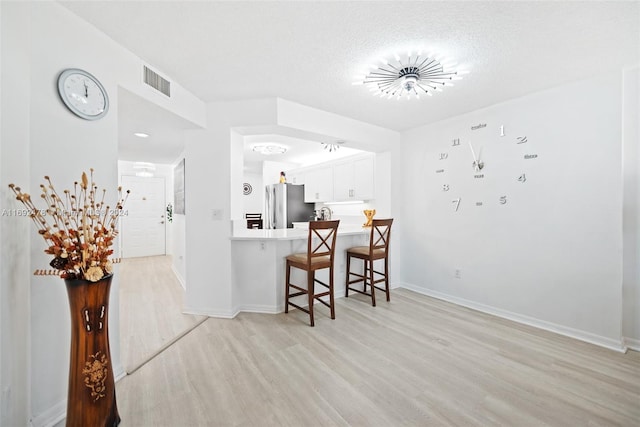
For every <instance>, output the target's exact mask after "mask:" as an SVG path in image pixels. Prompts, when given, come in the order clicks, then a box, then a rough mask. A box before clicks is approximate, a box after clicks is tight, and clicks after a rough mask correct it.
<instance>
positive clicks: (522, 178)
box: [518, 174, 527, 182]
mask: <svg viewBox="0 0 640 427" xmlns="http://www.w3.org/2000/svg"><path fill="white" fill-rule="evenodd" d="M526 180H527V176H526V175H525V174H522V175H520V176H519V177H518V181H519V182H525V181H526Z"/></svg>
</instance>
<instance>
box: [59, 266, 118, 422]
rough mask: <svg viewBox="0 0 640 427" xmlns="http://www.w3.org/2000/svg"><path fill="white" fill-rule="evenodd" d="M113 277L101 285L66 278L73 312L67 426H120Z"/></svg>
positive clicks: (104, 279) (105, 278) (101, 282)
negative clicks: (114, 356)
mask: <svg viewBox="0 0 640 427" xmlns="http://www.w3.org/2000/svg"><path fill="white" fill-rule="evenodd" d="M112 277H113V275H109V276H106V277H104V278H103V279H101V280H100V281H98V282H89V281H87V280H71V279H65V284H66V285H67V294H68V296H69V308H70V309H71V361H70V364H69V393H68V396H67V427H76V426H78V427H86V426H92V427H113V426H117V425H118V424H119V423H120V416H119V415H118V408H117V406H116V389H115V381H114V378H113V366H112V364H111V352H110V350H109V289H110V288H111V278H112Z"/></svg>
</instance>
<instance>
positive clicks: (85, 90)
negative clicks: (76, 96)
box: [82, 82, 89, 98]
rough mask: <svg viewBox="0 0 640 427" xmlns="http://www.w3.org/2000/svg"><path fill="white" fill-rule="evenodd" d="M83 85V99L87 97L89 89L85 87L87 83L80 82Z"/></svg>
mask: <svg viewBox="0 0 640 427" xmlns="http://www.w3.org/2000/svg"><path fill="white" fill-rule="evenodd" d="M82 83H83V84H84V97H85V98H88V97H89V88H88V87H87V82H82Z"/></svg>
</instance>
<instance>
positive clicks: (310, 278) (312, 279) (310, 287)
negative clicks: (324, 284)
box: [307, 270, 316, 326]
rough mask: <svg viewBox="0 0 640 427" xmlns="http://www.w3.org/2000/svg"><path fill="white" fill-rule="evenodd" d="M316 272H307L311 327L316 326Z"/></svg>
mask: <svg viewBox="0 0 640 427" xmlns="http://www.w3.org/2000/svg"><path fill="white" fill-rule="evenodd" d="M315 276H316V272H315V271H313V270H312V271H307V292H308V297H309V319H310V321H311V326H315V323H314V321H313V295H314V294H315V291H314V287H315Z"/></svg>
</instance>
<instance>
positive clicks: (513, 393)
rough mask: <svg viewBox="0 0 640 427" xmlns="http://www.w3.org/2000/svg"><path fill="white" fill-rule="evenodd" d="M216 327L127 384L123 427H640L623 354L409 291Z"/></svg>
mask: <svg viewBox="0 0 640 427" xmlns="http://www.w3.org/2000/svg"><path fill="white" fill-rule="evenodd" d="M325 311H327V310H324V311H323V307H322V306H320V307H319V308H318V310H317V314H316V327H315V328H311V327H309V326H308V324H307V323H308V316H307V315H306V314H305V313H302V312H300V311H297V310H292V311H291V312H290V313H289V314H288V315H285V314H278V315H268V314H250V313H242V314H240V315H239V316H237V317H236V318H235V319H233V320H223V319H209V320H207V321H205V322H204V323H203V324H202V325H200V326H198V327H197V328H195V329H194V330H193V331H192V332H191V333H189V334H188V335H186V336H185V337H184V338H182V339H181V340H180V341H178V342H177V343H176V344H174V345H173V346H171V347H170V348H169V349H168V350H166V351H165V352H163V353H162V354H160V355H159V356H158V357H157V358H155V359H153V360H152V361H150V362H149V363H148V364H146V365H145V366H143V367H142V368H141V369H140V370H139V371H137V372H136V373H135V374H133V375H130V376H127V377H126V378H124V379H122V380H121V381H120V382H119V383H118V384H117V393H118V395H117V399H118V407H119V410H120V415H121V417H122V424H121V425H122V426H123V427H128V426H196V425H199V426H267V425H288V426H316V425H327V426H332V425H354V426H402V425H429V426H440V425H456V426H467V425H477V426H487V425H507V426H544V425H550V426H587V425H593V426H596V425H602V426H617V425H619V426H638V425H640V353H637V352H629V353H627V354H619V353H616V352H613V351H611V350H607V349H603V348H600V347H597V346H594V345H591V344H587V343H583V342H580V341H576V340H573V339H570V338H566V337H563V336H559V335H555V334H553V333H549V332H545V331H541V330H538V329H535V328H532V327H528V326H524V325H520V324H517V323H513V322H510V321H507V320H503V319H500V318H496V317H493V316H489V315H485V314H482V313H479V312H475V311H472V310H469V309H466V308H463V307H458V306H456V305H453V304H449V303H446V302H443V301H439V300H436V299H432V298H429V297H426V296H423V295H419V294H416V293H413V292H411V291H408V290H403V289H400V290H395V291H393V292H392V300H391V302H390V303H386V302H380V303H379V304H378V306H377V307H375V308H374V307H371V305H370V304H369V302H368V301H367V300H366V299H364V298H363V297H362V296H360V295H356V296H351V297H349V298H348V299H345V298H341V299H338V300H337V306H336V320H333V321H332V320H331V319H329V317H328V313H325Z"/></svg>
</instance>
